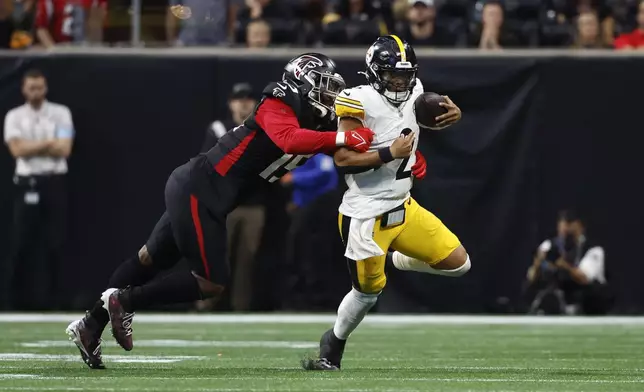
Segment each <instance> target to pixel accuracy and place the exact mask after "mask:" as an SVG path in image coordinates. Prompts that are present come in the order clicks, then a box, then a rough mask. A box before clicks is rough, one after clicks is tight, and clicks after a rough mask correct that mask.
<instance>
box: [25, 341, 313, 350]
mask: <svg viewBox="0 0 644 392" xmlns="http://www.w3.org/2000/svg"><path fill="white" fill-rule="evenodd" d="M19 345H20V346H21V347H30V348H43V347H71V346H72V345H73V343H71V342H70V341H69V340H39V341H37V342H23V343H19ZM103 345H105V346H107V347H109V346H116V343H114V342H111V341H107V342H104V343H103ZM136 346H137V347H179V348H190V347H215V348H254V347H256V348H296V349H304V348H317V347H318V343H317V342H290V341H279V340H275V341H271V340H256V341H243V340H231V341H224V340H178V339H171V340H167V339H155V340H145V339H143V340H137V341H136Z"/></svg>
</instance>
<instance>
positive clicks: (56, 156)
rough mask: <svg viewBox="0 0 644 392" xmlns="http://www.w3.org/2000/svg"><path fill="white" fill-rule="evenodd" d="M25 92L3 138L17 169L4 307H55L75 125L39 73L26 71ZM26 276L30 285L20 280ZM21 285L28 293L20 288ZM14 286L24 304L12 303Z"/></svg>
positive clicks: (0, 288) (1, 290) (1, 291)
mask: <svg viewBox="0 0 644 392" xmlns="http://www.w3.org/2000/svg"><path fill="white" fill-rule="evenodd" d="M22 93H23V95H24V97H25V100H26V102H25V104H24V105H21V106H18V107H16V108H14V109H11V110H10V111H9V112H8V113H7V114H6V116H5V121H4V141H5V143H6V144H7V147H8V148H9V151H10V153H11V155H12V156H13V157H14V158H15V159H16V170H15V176H14V184H15V193H14V194H15V201H14V214H13V215H14V222H13V228H12V237H13V238H12V242H11V250H10V254H9V258H8V259H7V261H6V262H5V263H3V265H2V267H3V268H2V269H3V270H2V271H1V272H2V273H0V276H1V277H0V279H1V280H2V282H0V295H1V296H0V301H2V302H0V306H2V305H4V307H6V308H11V307H12V306H14V305H15V306H17V307H19V308H41V307H51V306H52V305H54V306H55V293H56V290H55V286H54V284H55V282H56V276H57V274H56V272H57V271H58V270H60V265H61V264H60V263H61V259H62V248H63V243H64V239H65V233H66V227H65V221H66V215H67V193H66V187H65V175H66V174H67V158H68V157H69V154H70V153H71V149H72V142H73V138H74V126H73V123H72V117H71V113H70V111H69V109H68V108H67V107H66V106H63V105H59V104H56V103H53V102H49V101H47V100H46V95H47V81H46V80H45V77H44V75H43V74H42V73H41V72H40V71H38V70H35V69H34V70H30V71H28V72H27V73H25V75H24V78H23V83H22ZM24 274H28V275H29V285H20V284H19V283H16V282H20V281H21V280H20V275H24ZM25 276H26V275H25ZM15 278H18V280H17V281H16V279H15ZM12 283H13V284H12ZM20 287H25V289H24V290H23V291H24V292H23V293H18V292H17V290H18V289H19V288H20ZM14 290H16V292H15V294H20V295H16V296H15V297H16V298H20V299H21V300H22V302H23V303H12V301H11V299H10V297H11V296H12V294H14Z"/></svg>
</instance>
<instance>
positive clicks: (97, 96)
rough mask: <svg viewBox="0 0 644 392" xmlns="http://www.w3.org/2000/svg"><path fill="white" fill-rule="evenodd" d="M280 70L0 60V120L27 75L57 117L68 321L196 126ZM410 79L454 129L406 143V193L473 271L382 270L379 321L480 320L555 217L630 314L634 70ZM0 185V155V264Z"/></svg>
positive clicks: (523, 60)
mask: <svg viewBox="0 0 644 392" xmlns="http://www.w3.org/2000/svg"><path fill="white" fill-rule="evenodd" d="M287 60H288V56H284V57H281V56H273V57H271V58H258V57H227V56H199V57H197V56H185V57H181V56H133V55H114V56H104V55H101V56H90V55H72V54H68V55H64V54H60V55H55V56H46V57H28V58H22V59H21V58H17V57H16V58H12V57H2V58H0V111H1V112H2V113H5V112H6V111H7V110H9V109H10V108H12V107H14V106H17V105H19V104H21V103H22V100H21V96H20V91H19V86H20V77H21V73H22V72H23V71H24V70H25V69H26V68H28V67H31V66H37V67H39V68H41V69H42V70H44V72H45V73H46V75H47V77H48V79H49V84H50V95H49V97H50V99H51V100H52V101H55V102H60V103H63V104H66V105H68V106H69V107H70V108H71V110H72V113H73V117H74V121H75V125H76V128H77V139H76V145H75V147H74V152H73V157H72V159H71V162H70V174H69V185H70V197H71V206H72V207H71V216H70V225H71V226H70V246H69V249H68V252H67V256H68V257H67V265H66V266H65V270H64V271H62V272H63V273H62V274H61V279H62V280H64V282H65V285H64V286H63V287H65V293H64V294H65V296H66V297H67V298H68V303H69V306H74V307H82V306H87V304H88V303H90V302H91V299H94V298H95V296H96V294H97V293H98V290H100V289H101V288H102V286H103V285H104V284H106V282H107V279H108V276H109V274H110V272H111V271H112V270H113V268H114V267H115V266H116V265H117V264H118V263H119V262H120V261H121V260H123V259H124V258H125V257H127V256H129V255H131V254H133V252H135V251H136V250H137V249H138V247H139V246H140V245H141V244H142V243H143V242H144V241H145V239H146V238H147V235H148V234H149V232H150V230H151V229H152V227H153V225H154V223H155V221H156V219H157V218H158V217H159V216H160V214H161V213H162V212H163V196H162V195H163V193H162V191H163V187H164V185H165V180H166V178H167V176H168V175H169V174H170V172H171V171H172V169H173V168H174V167H175V166H177V165H179V164H181V163H183V162H184V161H186V160H188V159H189V158H190V157H191V156H192V155H193V154H194V153H195V152H196V151H198V149H199V147H200V144H201V141H202V137H203V135H204V130H205V127H206V126H207V125H208V124H209V122H210V121H212V120H213V119H215V118H218V117H221V116H223V115H224V114H225V111H226V99H227V94H228V92H229V91H230V88H231V87H232V85H233V84H234V83H236V82H240V81H249V82H251V83H252V84H254V85H255V86H256V88H261V87H263V85H264V84H265V83H266V82H268V81H270V80H274V79H276V78H279V77H280V75H281V69H282V67H283V65H284V64H285V62H286V61H287ZM337 62H338V64H339V66H340V70H341V72H342V73H343V75H344V76H345V78H346V79H347V82H348V84H349V85H354V84H359V83H362V81H363V80H362V78H361V77H360V76H359V75H357V71H359V70H361V68H362V64H363V58H362V56H359V57H355V58H351V59H345V58H337ZM420 64H421V68H420V78H421V79H422V80H423V82H424V85H425V90H426V91H436V92H440V93H443V94H448V95H449V96H450V97H451V98H452V99H453V100H454V101H455V102H456V103H457V104H459V106H460V107H461V108H462V110H463V112H464V117H463V120H462V122H461V124H459V125H457V126H455V127H453V128H451V129H450V130H449V131H443V132H426V133H423V134H422V136H421V140H420V146H421V147H420V149H421V151H423V152H424V153H425V155H426V156H427V158H428V162H429V174H428V177H427V178H426V179H425V180H424V181H419V182H417V184H416V186H415V189H414V195H415V196H416V198H417V199H418V200H419V202H420V203H421V204H423V205H424V206H426V207H427V208H429V209H430V210H432V211H433V212H434V213H435V214H436V215H438V216H439V217H440V218H441V219H442V220H443V221H444V222H445V223H446V224H447V225H448V226H449V227H450V228H451V229H452V230H453V231H454V232H455V233H457V234H458V235H459V237H460V238H461V239H462V241H463V243H464V245H465V246H466V248H467V249H468V251H469V253H470V254H471V257H472V262H473V268H472V271H471V272H470V274H468V275H467V276H466V277H464V278H461V279H448V278H439V277H432V276H425V275H420V274H412V273H401V272H398V271H392V272H391V273H390V274H389V287H388V289H387V290H386V293H385V295H384V297H383V301H382V304H381V310H385V311H432V312H486V311H490V310H491V309H492V306H493V304H494V303H495V301H496V300H497V298H499V297H508V298H510V299H511V300H512V301H517V300H518V299H519V297H520V292H521V284H522V280H523V278H524V277H525V272H526V269H527V267H528V265H529V263H530V262H531V257H532V254H533V252H534V249H535V247H536V246H537V245H538V243H539V242H540V241H541V240H543V239H544V238H545V237H546V236H548V235H551V234H552V232H553V230H554V227H555V223H554V220H555V217H556V211H557V209H559V208H562V207H567V206H579V207H581V208H582V209H583V210H584V211H585V212H586V214H587V216H588V219H589V222H588V223H589V228H590V233H589V234H590V236H592V237H593V238H594V239H595V240H596V241H597V242H599V243H600V244H602V245H604V247H605V249H606V252H607V263H608V266H607V268H608V270H609V274H610V277H611V280H612V282H613V283H614V286H615V288H616V291H617V292H616V294H617V301H618V302H617V305H618V306H617V307H618V310H619V311H622V312H635V311H641V310H642V309H643V308H644V300H643V299H642V298H644V287H643V285H641V284H639V281H640V276H642V275H644V263H642V260H640V259H639V256H638V254H639V253H641V252H640V251H639V250H638V248H637V244H638V240H639V239H640V238H641V236H642V234H643V233H642V230H641V229H640V222H642V220H643V218H644V216H643V215H644V213H643V209H642V207H641V201H642V200H643V199H644V187H642V186H640V184H639V182H640V178H639V177H640V176H641V175H640V171H641V168H643V167H644V154H641V153H640V150H641V146H642V145H644V133H642V126H643V122H642V100H641V98H640V97H641V92H642V91H644V77H643V76H642V69H644V57H633V58H631V57H611V58H601V57H594V56H593V57H579V58H576V57H543V58H542V57H539V58H532V57H530V56H509V57H479V56H474V55H472V56H465V57H463V56H456V57H449V56H442V55H441V56H432V57H421V59H420ZM12 173H13V162H12V159H11V157H10V156H9V154H8V151H7V150H6V148H0V255H2V256H4V255H5V254H6V243H7V239H8V232H9V229H10V225H9V223H10V217H11V189H12V187H11V177H12ZM280 197H281V196H280ZM329 200H330V201H329V202H327V204H326V206H324V207H320V208H327V209H329V213H328V215H329V216H331V217H333V215H334V212H333V210H334V208H335V207H334V205H333V203H337V198H336V199H329ZM281 201H282V200H279V202H278V201H276V203H275V205H276V206H275V209H280V208H281V207H280V204H279V203H280V202H281ZM336 205H337V204H336ZM333 222H334V219H330V220H320V219H315V220H312V222H311V225H312V229H316V228H317V229H319V228H320V227H321V228H322V229H321V230H322V231H323V232H324V233H328V234H327V235H328V239H329V241H337V231H336V229H335V228H333V227H332V226H333V224H334V223H333ZM320 225H323V226H320ZM324 225H326V226H324ZM269 226H270V228H271V230H270V235H271V237H270V238H269V239H268V240H265V241H264V245H263V248H262V249H263V251H262V255H261V256H260V258H261V263H260V266H259V268H258V271H259V273H263V271H264V272H265V271H271V266H272V265H273V264H276V265H277V264H279V263H280V260H281V258H282V247H281V245H280V244H281V242H283V239H282V235H281V233H283V232H284V231H285V230H286V227H287V222H286V221H285V220H284V214H282V213H280V212H275V211H273V212H271V217H269ZM334 243H336V244H337V242H334ZM311 257H312V258H313V259H315V258H316V257H317V259H318V260H317V261H318V262H319V263H324V265H325V268H326V269H324V270H321V271H317V272H315V271H314V272H313V273H317V274H319V275H320V276H324V277H325V278H326V279H325V282H327V283H326V285H328V286H329V287H333V288H334V290H331V292H330V294H329V296H330V298H327V300H328V303H329V304H330V305H329V306H328V308H329V309H333V307H334V306H336V305H337V300H338V298H337V297H339V298H341V295H342V293H344V292H346V289H347V288H348V279H347V278H346V272H345V267H344V261H343V260H342V258H341V252H340V251H337V252H335V253H334V252H331V253H328V252H326V253H324V254H321V255H319V254H318V255H315V256H311ZM262 276H264V277H265V278H264V279H261V280H260V281H259V283H258V286H259V287H260V292H261V293H263V294H264V296H263V297H262V298H264V299H263V300H261V301H260V303H259V304H258V308H259V309H264V310H268V309H274V308H279V307H280V304H281V303H282V302H283V298H280V295H282V294H280V293H281V292H280V290H278V288H277V287H275V285H274V284H273V282H274V281H278V280H277V279H278V277H275V280H273V278H268V276H269V275H265V274H264V275H262ZM283 295H287V294H283ZM323 302H324V301H323ZM314 308H316V309H318V308H321V309H324V308H326V307H325V306H324V305H322V306H316V307H314Z"/></svg>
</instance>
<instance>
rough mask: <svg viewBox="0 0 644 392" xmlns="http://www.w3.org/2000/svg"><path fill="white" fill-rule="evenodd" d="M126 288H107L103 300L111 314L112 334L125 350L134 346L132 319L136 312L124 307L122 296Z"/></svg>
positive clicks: (104, 306)
mask: <svg viewBox="0 0 644 392" xmlns="http://www.w3.org/2000/svg"><path fill="white" fill-rule="evenodd" d="M125 290H126V289H121V290H119V289H107V290H105V291H104V292H103V295H102V296H101V300H102V301H103V308H104V309H105V310H107V313H108V314H109V316H110V324H111V325H112V336H114V339H116V343H118V344H119V346H121V347H123V349H124V350H125V351H130V350H132V348H134V343H133V342H132V319H133V318H134V313H128V312H126V311H125V309H123V305H122V304H121V299H120V296H121V294H122V293H123V292H124V291H125Z"/></svg>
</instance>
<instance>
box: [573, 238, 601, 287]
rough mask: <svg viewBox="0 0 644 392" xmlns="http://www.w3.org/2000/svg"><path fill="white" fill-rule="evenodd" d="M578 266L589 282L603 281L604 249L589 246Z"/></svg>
mask: <svg viewBox="0 0 644 392" xmlns="http://www.w3.org/2000/svg"><path fill="white" fill-rule="evenodd" d="M578 268H579V269H580V270H581V272H583V273H584V275H586V278H587V279H588V281H589V282H593V281H598V282H600V283H604V281H605V276H604V250H603V249H602V248H601V247H594V248H590V249H589V250H588V252H586V254H585V255H584V257H583V258H582V259H581V261H580V262H579V266H578Z"/></svg>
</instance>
